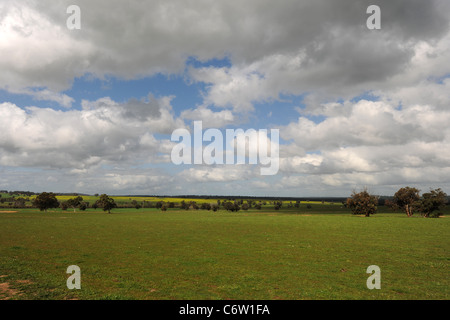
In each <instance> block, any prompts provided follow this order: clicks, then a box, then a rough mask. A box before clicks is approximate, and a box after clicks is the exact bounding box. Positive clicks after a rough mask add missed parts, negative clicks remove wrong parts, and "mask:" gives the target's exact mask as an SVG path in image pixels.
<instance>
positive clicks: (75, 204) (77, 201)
mask: <svg viewBox="0 0 450 320" xmlns="http://www.w3.org/2000/svg"><path fill="white" fill-rule="evenodd" d="M82 202H83V197H80V196H78V197H76V198H72V199H69V200H67V205H68V206H69V207H71V208H72V209H73V212H75V209H76V208H78V207H79V206H80V205H81V203H82ZM85 210H86V208H85Z"/></svg>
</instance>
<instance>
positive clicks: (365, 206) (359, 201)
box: [347, 189, 378, 217]
mask: <svg viewBox="0 0 450 320" xmlns="http://www.w3.org/2000/svg"><path fill="white" fill-rule="evenodd" d="M377 205H378V197H376V196H373V195H370V194H369V192H368V191H367V190H366V189H364V190H363V191H361V192H359V193H356V192H355V191H353V193H352V196H351V197H350V198H348V199H347V207H349V208H350V209H351V210H352V213H353V214H358V215H364V216H366V217H369V216H370V215H371V214H374V213H376V212H377Z"/></svg>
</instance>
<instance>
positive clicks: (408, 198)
mask: <svg viewBox="0 0 450 320" xmlns="http://www.w3.org/2000/svg"><path fill="white" fill-rule="evenodd" d="M419 192H420V191H419V190H418V189H416V188H411V187H404V188H400V189H399V190H398V191H397V192H396V193H395V195H394V199H393V202H394V205H395V206H396V207H398V208H399V209H402V210H405V212H406V215H407V216H408V217H411V216H412V215H413V213H414V212H413V211H414V210H413V207H414V203H415V202H416V201H418V200H419V199H420V195H419Z"/></svg>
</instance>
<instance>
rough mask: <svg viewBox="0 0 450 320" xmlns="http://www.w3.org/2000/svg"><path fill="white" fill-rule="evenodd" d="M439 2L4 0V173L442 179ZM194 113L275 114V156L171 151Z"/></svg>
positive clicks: (298, 189) (239, 187)
mask: <svg viewBox="0 0 450 320" xmlns="http://www.w3.org/2000/svg"><path fill="white" fill-rule="evenodd" d="M70 5H76V6H78V7H79V8H80V15H79V20H77V21H79V22H80V25H79V26H80V28H69V27H68V21H69V22H71V23H72V22H74V21H75V20H73V19H74V17H75V16H74V15H73V14H74V11H69V12H68V11H67V9H68V7H69V6H70ZM370 5H377V6H378V7H379V8H380V27H381V28H380V29H369V28H368V27H367V20H368V19H369V18H370V17H371V15H372V13H367V8H368V7H369V6H370ZM448 12H450V1H447V0H429V1H423V0H403V1H401V0H394V1H391V0H386V1H382V0H370V1H366V0H361V1H353V0H337V1H325V0H305V1H300V0H295V1H294V0H285V1H273V0H270V1H269V0H245V1H241V0H240V1H235V0H225V1H222V0H215V1H209V0H197V1H194V0H152V1H140V0H134V1H133V0H130V1H119V0H97V1H87V0H70V1H66V0H61V1H50V0H39V1H37V0H28V1H13V0H2V1H1V2H0V189H5V190H11V191H12V190H23V191H33V192H43V191H48V192H65V193H70V192H78V193H85V194H94V193H99V194H100V193H107V194H111V195H194V194H195V195H241V196H289V197H321V196H336V197H340V196H349V195H350V194H351V193H352V191H358V190H362V189H363V188H367V189H368V190H369V191H370V192H371V193H373V194H377V195H393V194H394V193H395V192H396V191H397V190H398V189H399V188H400V187H404V186H411V187H416V188H418V189H420V190H421V191H422V192H427V191H429V189H430V188H433V189H434V188H439V187H440V188H442V189H443V190H444V191H445V192H447V194H450V125H449V124H450V63H449V62H450V25H449V19H450V16H449V15H448ZM69 25H70V23H69ZM196 121H202V124H203V129H204V130H206V129H208V128H212V129H218V130H219V131H220V132H223V133H225V131H226V130H227V129H243V130H248V129H254V130H268V132H271V131H270V130H271V129H273V130H278V132H279V139H278V141H276V140H275V138H273V136H271V135H269V134H268V135H267V137H266V138H267V139H265V140H264V139H263V140H260V141H259V142H258V143H259V144H261V143H263V141H266V142H271V143H273V145H272V148H275V149H273V150H276V151H277V152H278V158H277V165H278V171H277V172H276V174H274V175H261V170H260V169H261V167H264V164H263V163H261V162H258V163H256V164H250V163H249V161H247V162H245V163H244V164H231V163H229V164H206V163H202V164H180V165H177V164H174V162H173V161H172V157H171V155H172V150H173V149H174V147H175V146H176V145H177V144H178V141H171V140H173V139H171V135H172V133H173V132H174V131H175V130H177V129H186V130H188V131H189V132H192V133H193V131H192V130H193V124H194V122H196ZM259 144H258V146H257V147H260V146H259ZM207 145H208V143H207V142H205V144H204V145H203V146H204V147H205V146H207ZM251 147H252V146H250V148H251ZM253 147H254V146H253ZM225 149H226V151H227V150H228V149H227V147H226V146H225ZM228 151H229V150H228Z"/></svg>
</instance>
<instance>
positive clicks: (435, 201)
mask: <svg viewBox="0 0 450 320" xmlns="http://www.w3.org/2000/svg"><path fill="white" fill-rule="evenodd" d="M446 203H447V194H446V193H445V192H443V191H442V190H441V189H440V188H438V189H434V190H430V192H427V193H424V194H423V195H422V198H421V199H420V200H419V201H418V202H417V204H416V206H417V208H418V210H419V211H420V212H421V213H422V215H423V216H424V217H427V218H428V217H432V218H437V217H439V216H440V215H441V214H442V213H441V212H440V210H441V209H442V208H443V207H444V206H445V204H446Z"/></svg>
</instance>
